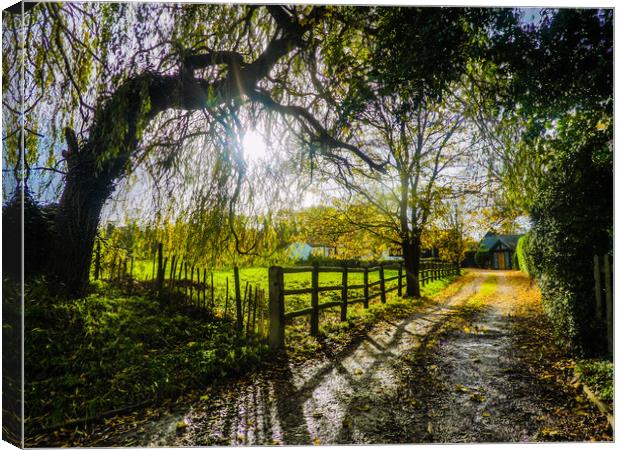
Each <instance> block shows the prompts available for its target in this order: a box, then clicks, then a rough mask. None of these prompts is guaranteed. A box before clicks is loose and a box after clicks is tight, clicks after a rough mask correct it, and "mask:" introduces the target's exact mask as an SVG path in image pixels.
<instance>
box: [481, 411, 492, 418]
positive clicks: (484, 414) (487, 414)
mask: <svg viewBox="0 0 620 450" xmlns="http://www.w3.org/2000/svg"><path fill="white" fill-rule="evenodd" d="M482 417H491V413H490V412H487V411H485V412H483V413H482Z"/></svg>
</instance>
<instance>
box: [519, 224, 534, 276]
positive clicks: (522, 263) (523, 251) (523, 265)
mask: <svg viewBox="0 0 620 450" xmlns="http://www.w3.org/2000/svg"><path fill="white" fill-rule="evenodd" d="M529 243H530V234H529V233H528V234H526V235H524V236H521V238H519V241H518V242H517V248H516V250H515V255H516V261H517V264H518V266H519V267H518V269H519V270H520V271H521V272H523V273H525V274H527V275H529V276H531V277H533V276H534V273H532V268H531V263H530V262H529V261H528V258H529V255H528V252H529Z"/></svg>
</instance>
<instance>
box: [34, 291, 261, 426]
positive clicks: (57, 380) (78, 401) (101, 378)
mask: <svg viewBox="0 0 620 450" xmlns="http://www.w3.org/2000/svg"><path fill="white" fill-rule="evenodd" d="M29 289H30V292H29V294H28V295H27V305H26V342H25V345H26V351H25V355H26V360H25V372H26V391H25V400H26V405H25V406H26V413H27V418H26V427H27V430H28V429H31V427H32V426H33V425H34V426H36V427H38V426H50V425H54V424H57V423H59V422H64V421H67V420H70V419H76V418H84V417H89V416H94V415H98V414H101V413H103V412H105V411H108V410H112V409H117V408H121V407H126V406H129V405H132V404H136V403H140V402H143V401H145V400H153V399H160V398H169V397H172V396H175V395H177V394H179V393H180V392H182V391H184V390H187V389H188V388H198V387H201V386H204V385H205V383H208V382H210V381H211V380H213V379H215V378H219V377H224V376H227V375H229V374H234V373H240V372H243V371H245V370H247V369H248V368H249V367H251V366H253V365H254V364H256V363H257V362H258V361H259V360H260V359H261V356H262V355H263V354H264V353H265V352H266V351H267V348H266V347H265V345H263V344H261V343H259V342H256V341H253V340H251V339H245V338H244V337H239V336H237V334H236V333H235V332H234V331H233V326H232V324H231V323H230V322H228V321H224V320H219V319H213V318H212V317H210V316H208V315H207V314H206V313H205V312H203V311H199V310H196V309H184V308H182V307H179V306H174V305H172V304H168V303H166V302H162V303H160V302H158V301H156V300H153V299H149V298H148V297H146V296H126V295H123V294H122V293H120V292H115V291H113V290H111V289H110V288H109V287H106V291H105V293H103V292H98V293H94V294H92V295H90V296H88V297H86V298H84V299H80V300H72V301H63V300H58V299H48V297H47V293H46V291H45V289H44V287H42V286H40V285H35V286H29Z"/></svg>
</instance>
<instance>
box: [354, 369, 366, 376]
mask: <svg viewBox="0 0 620 450" xmlns="http://www.w3.org/2000/svg"><path fill="white" fill-rule="evenodd" d="M353 373H354V374H355V375H361V374H363V373H364V371H363V370H362V369H360V368H359V367H357V368H356V369H355V370H354V371H353Z"/></svg>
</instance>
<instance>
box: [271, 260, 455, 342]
mask: <svg viewBox="0 0 620 450" xmlns="http://www.w3.org/2000/svg"><path fill="white" fill-rule="evenodd" d="M385 270H398V275H394V276H392V277H387V278H386V277H385ZM302 272H305V273H308V272H310V273H311V274H312V279H311V280H312V281H311V284H312V285H311V287H308V288H301V289H286V287H285V286H284V274H286V273H302ZM327 272H338V273H342V281H341V284H340V285H336V286H320V284H319V274H320V273H327ZM355 272H361V273H363V274H364V282H363V283H361V284H349V283H348V281H349V280H348V278H349V277H348V275H349V274H350V273H355ZM373 272H379V280H377V281H374V282H372V283H370V282H369V281H368V280H369V274H370V273H373ZM458 274H459V267H458V265H456V264H451V263H446V262H441V261H430V262H428V263H427V264H426V265H425V266H423V268H422V270H420V274H419V275H420V282H421V283H427V282H429V281H434V280H438V279H440V278H444V277H446V276H450V275H458ZM403 278H405V274H404V271H403V265H402V263H400V264H398V265H380V266H376V267H365V268H349V267H346V266H343V267H319V266H318V264H314V265H313V266H312V267H279V266H273V267H270V268H269V345H270V347H271V348H272V349H274V350H277V349H281V348H283V347H284V328H285V323H286V321H287V320H290V319H292V318H294V317H300V316H306V315H309V316H310V333H311V334H312V335H313V336H316V335H318V333H319V311H320V310H323V309H328V308H340V320H341V321H343V322H344V321H346V320H347V308H348V306H349V305H352V304H355V303H362V304H363V305H364V308H368V307H369V302H370V300H372V299H374V298H377V297H379V298H380V299H381V302H382V303H385V302H386V301H387V296H386V294H387V293H388V292H391V291H394V290H397V291H398V295H399V296H402V290H403ZM394 280H397V281H398V283H397V285H395V286H393V287H391V288H386V286H385V285H386V283H387V282H389V281H394ZM373 286H379V290H378V291H377V292H375V293H373V294H371V293H370V288H372V287H373ZM329 291H340V300H338V301H330V302H323V303H320V302H319V293H321V292H329ZM359 291H362V293H361V295H360V294H359ZM351 292H356V293H358V294H357V296H356V297H351V296H350V294H351ZM300 294H310V295H311V306H310V307H309V308H304V309H300V310H297V311H291V312H288V313H285V297H286V296H288V295H300Z"/></svg>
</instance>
